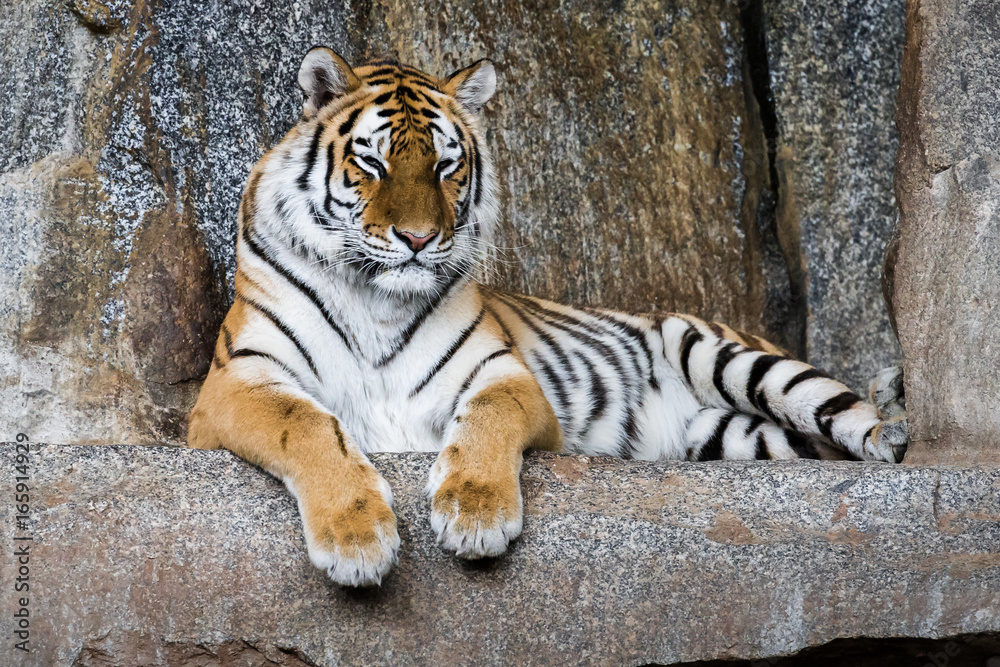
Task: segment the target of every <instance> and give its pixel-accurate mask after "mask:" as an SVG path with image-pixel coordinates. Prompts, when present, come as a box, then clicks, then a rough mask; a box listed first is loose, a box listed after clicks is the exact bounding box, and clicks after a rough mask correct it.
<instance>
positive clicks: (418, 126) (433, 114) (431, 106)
mask: <svg viewBox="0 0 1000 667" xmlns="http://www.w3.org/2000/svg"><path fill="white" fill-rule="evenodd" d="M355 72H356V74H357V75H358V78H359V79H360V80H361V82H362V84H363V85H364V86H367V87H370V88H382V87H388V89H387V90H384V91H381V92H378V94H377V95H376V96H375V97H373V98H372V97H368V98H367V99H363V100H359V102H358V104H357V106H356V107H355V108H353V109H352V110H351V111H350V112H349V113H348V115H347V116H346V118H345V119H344V120H343V121H342V122H341V123H340V125H339V128H338V134H339V135H340V136H341V137H347V136H348V135H350V134H351V132H352V131H354V130H356V129H358V127H357V124H358V121H359V117H362V116H367V114H365V113H364V111H365V109H368V108H371V107H373V106H374V107H382V108H381V109H379V110H378V111H377V112H376V113H377V115H378V117H379V118H380V119H384V122H383V123H382V124H381V125H380V126H379V127H377V128H375V129H373V130H371V134H377V133H379V132H381V131H382V130H384V129H387V128H388V129H390V138H389V156H395V155H399V154H401V153H406V152H407V151H409V150H411V149H415V150H417V151H418V152H419V153H420V154H421V155H431V154H434V153H436V150H435V141H434V132H439V133H441V134H442V135H445V136H447V137H448V139H451V138H452V137H451V136H449V135H448V133H447V131H446V130H444V129H443V128H442V127H441V125H440V124H438V123H435V121H438V122H439V123H440V122H441V121H442V120H443V119H445V118H446V115H445V114H446V113H448V112H452V113H454V111H455V110H453V109H446V108H445V107H444V105H446V104H447V102H446V101H444V100H442V101H438V100H436V99H434V98H435V96H437V95H443V93H442V91H441V89H440V87H439V85H438V81H437V80H435V79H432V78H431V77H430V76H428V75H426V74H424V73H423V72H420V71H419V70H416V69H414V68H412V67H408V66H406V65H401V64H399V63H398V62H395V61H392V60H379V61H374V62H369V63H367V64H365V65H364V66H362V67H359V68H358V69H356V70H355ZM449 106H450V105H449ZM341 113H343V112H341ZM366 124H367V123H366ZM447 124H448V125H451V126H452V127H454V131H455V134H456V135H458V138H459V141H462V139H463V133H462V130H461V129H460V128H459V127H458V123H451V122H448V123H447ZM359 134H360V133H359ZM363 138H364V137H363ZM452 143H454V142H452ZM449 147H453V146H451V145H450V144H449Z"/></svg>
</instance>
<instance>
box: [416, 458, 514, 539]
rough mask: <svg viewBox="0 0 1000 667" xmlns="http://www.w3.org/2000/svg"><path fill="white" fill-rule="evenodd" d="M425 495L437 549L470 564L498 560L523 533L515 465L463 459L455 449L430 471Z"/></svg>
mask: <svg viewBox="0 0 1000 667" xmlns="http://www.w3.org/2000/svg"><path fill="white" fill-rule="evenodd" d="M425 493H426V494H427V496H428V498H429V499H430V501H431V528H433V529H434V533H435V534H436V535H437V541H438V544H440V545H441V546H442V547H443V548H444V549H446V550H447V551H451V552H453V553H454V554H455V555H457V556H461V557H462V558H468V559H476V558H488V557H492V556H499V555H500V554H502V553H503V552H504V551H506V549H507V544H509V543H510V541H511V540H513V539H514V538H516V537H517V536H518V535H520V534H521V517H522V510H521V506H522V504H521V486H520V484H519V482H518V470H517V467H516V466H503V465H501V466H482V465H476V464H475V462H473V461H468V460H463V456H462V455H461V453H460V452H459V450H458V448H457V447H455V446H454V445H453V446H451V447H447V448H446V449H445V450H444V451H442V452H441V455H440V456H439V457H438V460H437V461H436V462H435V463H434V467H433V468H431V474H430V479H429V480H428V483H427V487H426V489H425Z"/></svg>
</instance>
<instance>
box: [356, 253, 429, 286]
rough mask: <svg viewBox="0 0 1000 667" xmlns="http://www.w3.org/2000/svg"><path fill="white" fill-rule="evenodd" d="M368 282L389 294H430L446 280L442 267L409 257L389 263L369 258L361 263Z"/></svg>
mask: <svg viewBox="0 0 1000 667" xmlns="http://www.w3.org/2000/svg"><path fill="white" fill-rule="evenodd" d="M362 270H363V272H364V274H365V276H366V278H367V280H368V283H369V284H370V285H372V286H373V287H375V288H376V289H378V290H380V291H383V292H387V293H390V294H431V293H434V292H436V291H437V290H439V289H440V288H441V287H442V286H443V285H444V284H445V282H446V277H447V276H446V275H445V271H444V267H442V266H441V265H438V264H428V263H424V262H421V261H420V260H419V259H417V258H416V257H411V258H409V259H407V260H405V261H403V262H399V263H390V262H384V261H380V260H374V259H369V260H368V261H366V262H365V263H364V264H363V269H362Z"/></svg>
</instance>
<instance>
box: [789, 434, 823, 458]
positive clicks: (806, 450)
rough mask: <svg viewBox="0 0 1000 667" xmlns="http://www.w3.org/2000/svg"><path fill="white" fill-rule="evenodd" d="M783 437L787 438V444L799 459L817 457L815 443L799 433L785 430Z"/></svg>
mask: <svg viewBox="0 0 1000 667" xmlns="http://www.w3.org/2000/svg"><path fill="white" fill-rule="evenodd" d="M785 437H786V438H787V439H788V446H789V447H791V448H792V451H793V452H795V455H796V456H798V457H799V458H800V459H818V458H819V453H818V452H817V451H816V447H815V445H813V443H812V442H811V441H810V440H809V438H807V437H805V436H804V435H802V434H801V433H798V432H796V431H790V430H786V431H785Z"/></svg>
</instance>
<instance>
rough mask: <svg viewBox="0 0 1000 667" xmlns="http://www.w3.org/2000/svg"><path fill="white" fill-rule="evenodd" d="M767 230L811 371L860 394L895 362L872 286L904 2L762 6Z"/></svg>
mask: <svg viewBox="0 0 1000 667" xmlns="http://www.w3.org/2000/svg"><path fill="white" fill-rule="evenodd" d="M764 13H765V17H766V21H767V45H768V61H769V63H770V71H771V80H770V83H771V91H772V94H773V96H774V108H775V120H776V127H775V128H774V135H775V136H774V142H775V143H774V147H775V155H774V159H775V171H776V173H777V176H778V187H779V200H778V201H779V206H778V210H777V228H778V230H779V234H780V235H781V236H782V239H783V241H784V243H785V246H786V247H787V248H788V249H789V250H791V251H792V252H790V253H789V255H790V259H789V265H790V266H791V267H792V269H793V270H792V274H791V275H792V279H793V281H794V282H795V289H796V292H797V293H801V295H802V300H803V302H804V303H803V310H804V312H805V315H806V322H805V327H804V332H803V334H804V347H805V351H806V358H808V359H809V361H810V363H813V364H815V365H818V366H820V367H822V368H826V369H829V370H831V371H835V372H836V375H837V376H838V377H840V378H843V379H844V381H846V382H847V384H848V385H850V386H852V387H854V388H855V389H857V390H865V391H866V390H867V388H868V382H869V381H870V380H871V378H872V374H873V372H875V371H877V370H878V369H881V368H885V367H887V366H895V365H898V364H899V358H900V357H899V347H898V344H897V342H896V336H895V333H894V332H893V330H892V327H891V326H890V324H889V317H888V312H887V310H886V307H885V301H884V300H883V297H882V289H881V280H880V277H881V268H882V260H883V256H884V251H885V246H886V243H887V242H888V239H889V235H890V232H891V230H892V226H893V224H894V222H895V219H896V210H897V208H896V204H895V200H894V197H893V162H894V160H895V154H896V148H897V145H898V140H897V136H896V129H895V123H894V122H893V118H894V116H895V113H896V93H897V89H898V88H899V77H900V64H901V60H902V55H903V33H904V14H905V2H904V0H875V1H868V2H858V0H822V1H821V2H802V1H801V0H765V1H764Z"/></svg>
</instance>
